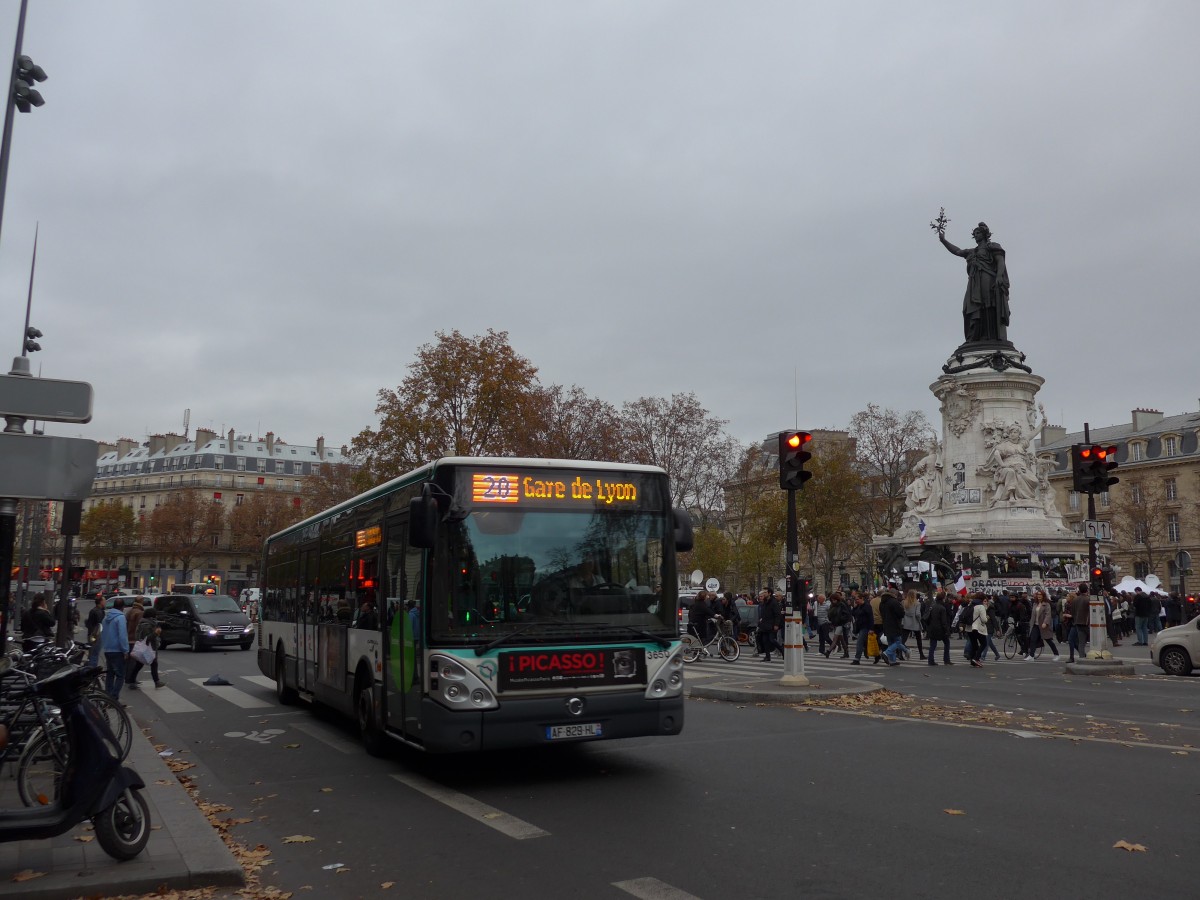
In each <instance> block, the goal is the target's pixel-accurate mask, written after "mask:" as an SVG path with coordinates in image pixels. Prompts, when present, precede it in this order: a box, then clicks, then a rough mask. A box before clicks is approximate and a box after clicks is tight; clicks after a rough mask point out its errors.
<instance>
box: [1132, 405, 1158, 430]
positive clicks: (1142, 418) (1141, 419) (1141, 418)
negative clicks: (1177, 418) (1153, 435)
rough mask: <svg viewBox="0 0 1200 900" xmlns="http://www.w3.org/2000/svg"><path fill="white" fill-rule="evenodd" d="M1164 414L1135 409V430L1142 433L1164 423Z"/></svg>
mask: <svg viewBox="0 0 1200 900" xmlns="http://www.w3.org/2000/svg"><path fill="white" fill-rule="evenodd" d="M1162 418H1163V414H1162V411H1161V410H1157V409H1135V410H1134V411H1133V430H1134V431H1141V430H1142V429H1144V428H1149V427H1150V426H1151V425H1157V424H1158V423H1159V422H1161V421H1162Z"/></svg>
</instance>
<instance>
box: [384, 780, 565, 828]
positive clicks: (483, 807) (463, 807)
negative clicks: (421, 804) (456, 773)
mask: <svg viewBox="0 0 1200 900" xmlns="http://www.w3.org/2000/svg"><path fill="white" fill-rule="evenodd" d="M392 777H393V778H395V779H396V780H397V781H399V782H400V783H401V784H405V785H408V786H409V787H410V788H412V789H413V790H414V791H420V792H421V793H422V794H424V795H425V796H426V797H430V798H432V799H434V800H436V801H438V802H439V803H444V804H445V805H446V806H449V807H450V808H451V809H453V810H455V811H457V812H460V813H462V814H463V815H464V816H467V817H468V818H471V819H474V820H475V821H476V822H479V823H480V824H481V825H486V826H488V828H495V829H496V830H497V831H499V832H500V833H501V834H505V835H508V836H509V837H510V838H514V839H516V840H518V841H523V840H527V839H528V838H539V837H548V836H549V834H550V832H548V831H543V830H542V829H540V828H538V827H537V826H536V825H530V824H529V823H528V822H524V821H522V820H521V819H518V818H516V817H515V816H510V815H509V814H508V813H506V812H501V811H500V810H498V809H495V808H494V807H491V806H488V805H487V804H486V803H481V802H480V801H478V800H476V799H475V798H473V797H468V796H467V795H466V794H460V793H458V791H452V790H450V789H449V788H444V787H442V786H441V785H440V784H437V783H435V782H433V781H430V780H428V779H427V778H421V777H420V776H419V775H410V774H400V773H397V772H393V773H392Z"/></svg>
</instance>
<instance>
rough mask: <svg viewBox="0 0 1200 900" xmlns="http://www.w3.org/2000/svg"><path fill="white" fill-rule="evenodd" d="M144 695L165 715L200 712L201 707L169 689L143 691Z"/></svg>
mask: <svg viewBox="0 0 1200 900" xmlns="http://www.w3.org/2000/svg"><path fill="white" fill-rule="evenodd" d="M141 693H142V695H143V696H145V697H148V698H149V699H150V702H151V703H153V704H154V705H155V706H157V707H158V708H159V709H161V710H162V711H163V712H165V713H190V712H200V707H199V706H197V705H196V704H195V703H193V702H192V701H191V700H185V699H184V698H183V697H181V696H179V694H177V693H175V691H173V690H171V689H170V688H169V687H161V688H149V689H148V690H147V689H142V691H141Z"/></svg>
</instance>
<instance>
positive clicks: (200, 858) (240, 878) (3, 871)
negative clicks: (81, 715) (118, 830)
mask: <svg viewBox="0 0 1200 900" xmlns="http://www.w3.org/2000/svg"><path fill="white" fill-rule="evenodd" d="M133 726H134V735H133V742H132V745H131V746H130V749H129V758H128V759H127V760H126V762H127V764H128V765H129V766H131V767H132V768H133V769H134V770H135V771H137V773H138V774H139V775H141V776H142V780H143V781H145V782H146V787H145V789H144V790H143V791H142V796H143V797H145V799H146V802H147V804H148V805H149V807H150V824H151V827H152V828H154V829H155V830H154V831H153V832H152V833H151V835H150V841H149V843H147V845H146V849H145V850H143V851H142V852H141V854H140V855H139V856H138V857H137V858H136V859H132V860H129V861H128V862H118V861H117V860H115V859H113V858H112V857H110V856H109V855H108V854H107V853H105V852H104V851H103V850H102V849H100V845H99V844H98V843H97V842H95V841H90V842H88V843H80V842H78V841H76V840H75V838H76V837H77V836H81V835H84V834H87V832H85V831H84V826H83V825H80V826H78V827H76V828H75V829H73V830H72V831H69V832H67V833H66V834H64V835H61V836H59V837H57V838H53V839H51V840H49V841H20V842H16V843H11V844H6V845H0V860H2V861H3V865H0V897H19V898H20V900H70V898H75V897H81V896H92V897H98V896H110V895H113V894H142V893H148V892H150V891H154V890H157V889H158V888H160V887H166V888H198V887H218V886H236V887H241V886H242V885H244V884H245V883H246V876H245V873H244V872H243V870H242V867H241V866H240V865H239V864H238V861H237V859H236V858H235V857H234V855H233V852H232V851H231V850H230V849H229V848H228V847H227V846H225V842H224V841H222V840H221V837H220V835H219V834H218V833H217V830H216V829H215V828H213V826H212V824H211V823H210V822H209V821H208V819H207V818H205V816H204V813H202V812H201V811H200V810H199V808H197V806H196V804H195V802H193V800H192V798H191V797H189V796H188V794H187V791H185V790H184V788H183V785H182V784H181V783H180V782H179V779H178V778H177V777H176V775H175V773H174V772H172V771H171V770H170V768H169V767H168V766H167V764H166V762H165V761H164V760H163V759H162V757H160V756H159V755H158V753H157V752H156V751H155V749H154V747H153V745H151V743H150V740H149V738H147V737H146V735H145V734H144V733H143V732H142V730H141V728H140V727H139V726H138V724H137V722H136V720H134V721H133ZM24 869H33V870H34V871H43V872H45V874H44V875H42V876H41V877H38V878H34V879H31V880H29V881H23V882H14V881H12V877H13V875H15V874H16V873H17V872H18V871H21V870H24Z"/></svg>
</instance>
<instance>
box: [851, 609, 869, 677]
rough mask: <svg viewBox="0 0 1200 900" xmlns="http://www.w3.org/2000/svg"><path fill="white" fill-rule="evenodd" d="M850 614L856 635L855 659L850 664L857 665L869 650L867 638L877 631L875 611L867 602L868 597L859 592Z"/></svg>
mask: <svg viewBox="0 0 1200 900" xmlns="http://www.w3.org/2000/svg"><path fill="white" fill-rule="evenodd" d="M850 615H851V619H852V621H853V624H854V632H855V635H856V638H855V641H854V659H852V660H850V665H852V666H857V665H860V662H859V660H861V659H862V657H863V654H864V653H866V652H867V638H868V637H870V636H871V635H872V634H874V633H875V613H874V612H873V611H872V609H871V604H869V603H868V602H867V598H866V597H864V596H863V595H862V594H859V595H858V596H856V597H855V598H854V605H853V606H852V607H851V608H850Z"/></svg>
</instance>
